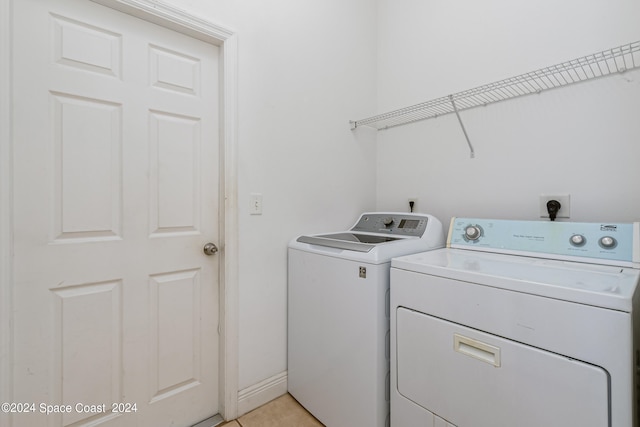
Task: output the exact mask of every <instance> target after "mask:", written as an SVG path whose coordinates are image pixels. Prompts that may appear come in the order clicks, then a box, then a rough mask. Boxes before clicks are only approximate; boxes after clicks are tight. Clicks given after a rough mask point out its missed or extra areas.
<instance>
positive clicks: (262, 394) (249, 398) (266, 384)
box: [238, 371, 287, 417]
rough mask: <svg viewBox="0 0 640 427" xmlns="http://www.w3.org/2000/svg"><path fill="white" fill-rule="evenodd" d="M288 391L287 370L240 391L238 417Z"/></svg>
mask: <svg viewBox="0 0 640 427" xmlns="http://www.w3.org/2000/svg"><path fill="white" fill-rule="evenodd" d="M286 392H287V371H284V372H281V373H279V374H277V375H274V376H272V377H270V378H267V379H266V380H264V381H261V382H259V383H258V384H254V385H252V386H250V387H247V388H245V389H242V390H240V391H239V392H238V417H239V416H241V415H244V414H246V413H247V412H250V411H253V410H254V409H256V408H257V407H259V406H262V405H264V404H265V403H267V402H270V401H272V400H273V399H275V398H276V397H280V396H282V395H283V394H285V393H286Z"/></svg>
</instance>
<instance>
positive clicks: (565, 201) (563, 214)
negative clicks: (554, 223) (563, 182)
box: [540, 194, 571, 218]
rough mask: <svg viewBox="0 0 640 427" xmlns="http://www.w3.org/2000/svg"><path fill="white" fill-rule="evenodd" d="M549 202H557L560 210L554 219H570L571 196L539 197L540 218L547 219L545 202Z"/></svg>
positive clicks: (552, 195) (542, 195)
mask: <svg viewBox="0 0 640 427" xmlns="http://www.w3.org/2000/svg"><path fill="white" fill-rule="evenodd" d="M549 200H557V201H558V202H560V210H559V211H558V214H557V215H556V218H570V217H571V196H570V195H569V194H541V195H540V218H549V212H548V211H547V202H548V201H549Z"/></svg>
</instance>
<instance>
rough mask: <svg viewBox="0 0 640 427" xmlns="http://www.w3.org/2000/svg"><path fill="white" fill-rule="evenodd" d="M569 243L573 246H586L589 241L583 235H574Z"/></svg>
mask: <svg viewBox="0 0 640 427" xmlns="http://www.w3.org/2000/svg"><path fill="white" fill-rule="evenodd" d="M569 242H570V243H571V244H572V245H573V246H584V244H585V243H587V239H585V237H584V236H583V235H582V234H574V235H573V236H571V239H569Z"/></svg>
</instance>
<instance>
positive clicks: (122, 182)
mask: <svg viewBox="0 0 640 427" xmlns="http://www.w3.org/2000/svg"><path fill="white" fill-rule="evenodd" d="M13 9H14V11H13V13H14V21H13V22H14V44H13V54H14V68H13V78H14V94H13V96H14V100H15V101H14V168H15V172H14V174H15V178H14V185H15V186H14V209H15V210H14V227H15V228H14V240H15V243H14V255H15V258H14V262H15V265H14V271H15V283H14V291H13V294H14V302H13V307H14V319H15V324H14V361H15V363H14V399H15V401H16V402H26V403H33V404H34V405H35V407H34V411H33V412H32V413H24V414H14V415H13V425H14V426H27V425H28V426H33V427H36V426H71V425H72V426H84V425H104V426H149V427H151V426H153V427H156V426H189V425H192V424H194V423H196V422H198V421H200V420H202V419H204V418H207V417H209V416H212V415H214V414H216V413H217V412H218V274H219V269H218V257H217V256H215V255H214V256H206V255H205V254H204V253H203V250H202V248H203V246H204V245H205V244H206V243H207V242H213V243H216V244H217V243H219V242H218V185H219V182H218V181H219V180H218V178H219V169H218V164H219V160H218V154H219V153H218V151H219V150H218V143H219V141H218V137H219V135H218V134H219V126H218V107H219V105H218V103H219V93H218V90H219V87H218V86H219V81H218V68H219V63H218V60H219V50H218V48H217V47H216V46H213V45H210V44H207V43H204V42H202V41H199V40H196V39H193V38H190V37H187V36H185V35H182V34H178V33H175V32H173V31H170V30H168V29H166V28H163V27H160V26H157V25H154V24H151V23H148V22H145V21H142V20H139V19H137V18H133V17H131V16H129V15H126V14H122V13H119V12H116V11H114V10H111V9H108V8H105V7H103V6H99V5H97V4H95V3H92V2H90V1H88V0H53V1H39V0H19V1H14V3H13ZM67 405H69V406H67ZM48 410H51V411H54V412H52V413H51V414H46V412H47V411H48Z"/></svg>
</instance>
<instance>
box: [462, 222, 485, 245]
mask: <svg viewBox="0 0 640 427" xmlns="http://www.w3.org/2000/svg"><path fill="white" fill-rule="evenodd" d="M481 235H482V229H481V228H480V227H479V226H477V225H468V226H467V227H466V228H465V229H464V237H466V238H467V240H472V241H473V240H478V239H479V238H480V236H481Z"/></svg>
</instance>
